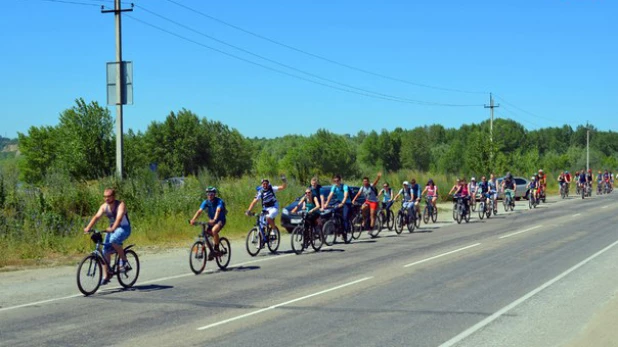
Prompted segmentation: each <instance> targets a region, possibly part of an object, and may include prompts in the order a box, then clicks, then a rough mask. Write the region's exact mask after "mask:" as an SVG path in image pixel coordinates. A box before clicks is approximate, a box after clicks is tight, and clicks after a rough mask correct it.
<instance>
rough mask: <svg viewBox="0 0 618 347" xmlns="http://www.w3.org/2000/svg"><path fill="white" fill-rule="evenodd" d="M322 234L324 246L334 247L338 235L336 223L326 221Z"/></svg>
mask: <svg viewBox="0 0 618 347" xmlns="http://www.w3.org/2000/svg"><path fill="white" fill-rule="evenodd" d="M322 233H323V234H324V244H325V245H327V246H332V245H333V244H334V243H335V238H336V237H337V233H336V231H335V222H333V221H332V220H329V221H326V223H324V226H323V227H322Z"/></svg>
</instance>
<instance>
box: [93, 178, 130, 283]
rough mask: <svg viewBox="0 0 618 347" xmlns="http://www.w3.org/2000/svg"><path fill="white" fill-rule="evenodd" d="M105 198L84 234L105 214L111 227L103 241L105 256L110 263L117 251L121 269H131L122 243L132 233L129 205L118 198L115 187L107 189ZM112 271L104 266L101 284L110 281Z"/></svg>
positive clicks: (106, 230)
mask: <svg viewBox="0 0 618 347" xmlns="http://www.w3.org/2000/svg"><path fill="white" fill-rule="evenodd" d="M103 198H104V199H105V202H104V203H103V204H102V205H101V207H99V210H98V211H97V213H96V214H95V215H94V216H93V217H92V219H91V220H90V223H88V225H87V226H86V227H85V228H84V234H87V233H89V232H90V230H91V229H92V227H94V225H95V224H96V223H97V221H98V220H99V219H100V218H101V217H103V215H105V216H106V217H107V218H108V219H109V227H108V228H107V229H105V232H106V233H107V235H105V241H104V242H103V256H104V257H105V260H107V263H108V264H109V263H110V256H111V254H112V253H113V251H116V253H118V257H119V258H120V262H119V269H120V271H126V270H130V267H129V264H128V263H127V256H126V255H125V254H124V248H123V247H122V243H123V242H124V241H126V239H127V238H128V237H129V235H131V222H130V221H129V214H128V213H127V206H126V205H125V203H124V201H120V200H116V191H115V190H114V189H111V188H107V189H105V191H104V192H103ZM112 271H113V270H111V269H109V270H108V268H107V266H103V278H102V279H101V285H106V284H108V283H109V280H110V278H111V276H113V275H114V274H113V273H112Z"/></svg>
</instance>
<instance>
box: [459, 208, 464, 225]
mask: <svg viewBox="0 0 618 347" xmlns="http://www.w3.org/2000/svg"><path fill="white" fill-rule="evenodd" d="M463 213H464V211H463V205H461V204H457V224H461V221H462V220H463Z"/></svg>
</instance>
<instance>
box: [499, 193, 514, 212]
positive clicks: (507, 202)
mask: <svg viewBox="0 0 618 347" xmlns="http://www.w3.org/2000/svg"><path fill="white" fill-rule="evenodd" d="M502 204H503V205H504V212H508V211H509V209H510V210H511V211H513V210H514V209H515V201H514V200H513V198H512V197H511V194H506V192H505V193H504V200H502Z"/></svg>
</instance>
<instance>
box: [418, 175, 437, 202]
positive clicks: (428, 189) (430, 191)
mask: <svg viewBox="0 0 618 347" xmlns="http://www.w3.org/2000/svg"><path fill="white" fill-rule="evenodd" d="M425 193H426V194H427V197H428V198H431V204H432V205H433V208H437V207H436V202H437V201H438V186H436V185H435V184H434V183H433V180H432V179H431V178H430V179H429V181H427V185H426V186H425V189H423V192H422V193H421V196H423V195H425Z"/></svg>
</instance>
